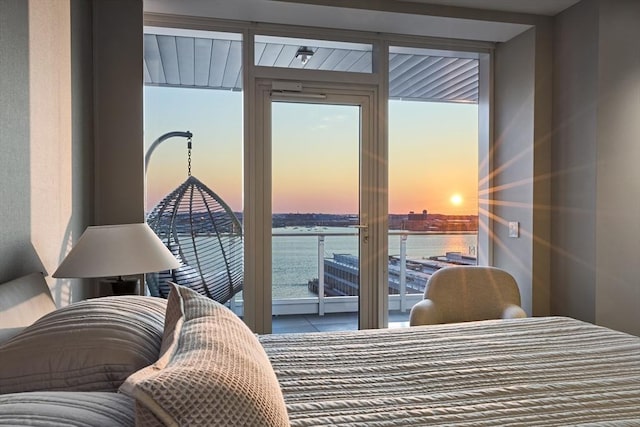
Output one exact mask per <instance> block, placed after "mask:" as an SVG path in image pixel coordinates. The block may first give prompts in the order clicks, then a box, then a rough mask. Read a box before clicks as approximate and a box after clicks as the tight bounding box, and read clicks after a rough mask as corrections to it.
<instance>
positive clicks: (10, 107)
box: [0, 0, 43, 281]
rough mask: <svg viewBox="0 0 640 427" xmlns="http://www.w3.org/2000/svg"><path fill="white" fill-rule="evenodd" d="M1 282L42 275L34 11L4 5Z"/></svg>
mask: <svg viewBox="0 0 640 427" xmlns="http://www.w3.org/2000/svg"><path fill="white" fill-rule="evenodd" d="M0 58H1V59H0V76H2V78H0V182H1V183H2V185H0V281H5V280H9V279H12V278H15V277H18V276H20V275H22V274H26V273H29V272H31V271H33V270H34V269H35V270H42V268H43V267H42V265H41V263H40V261H39V259H38V256H37V254H36V252H35V250H34V248H33V247H32V246H31V238H30V233H31V211H30V203H31V183H30V168H29V161H30V159H29V152H30V136H29V135H30V134H29V131H30V129H29V12H28V3H27V2H25V1H22V0H3V1H1V2H0Z"/></svg>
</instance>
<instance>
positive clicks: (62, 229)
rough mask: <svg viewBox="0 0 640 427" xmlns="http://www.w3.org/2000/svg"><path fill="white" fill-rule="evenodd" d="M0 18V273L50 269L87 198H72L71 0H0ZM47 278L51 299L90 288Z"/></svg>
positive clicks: (60, 300)
mask: <svg viewBox="0 0 640 427" xmlns="http://www.w3.org/2000/svg"><path fill="white" fill-rule="evenodd" d="M0 20H1V22H0V32H2V34H1V35H0V57H2V58H3V60H2V61H0V75H2V79H1V80H0V89H1V93H2V96H1V97H0V98H1V99H2V103H0V120H1V123H2V126H0V152H2V156H1V157H0V182H2V186H0V193H2V194H1V199H2V203H0V223H1V224H2V226H1V227H0V281H4V280H9V279H11V278H15V277H17V276H20V275H23V274H27V273H30V272H33V271H43V272H45V273H46V274H48V275H51V274H52V273H53V271H55V269H56V268H57V266H58V264H59V263H60V260H61V259H62V258H63V257H64V254H65V253H66V249H67V248H66V245H67V244H68V242H69V241H70V240H71V239H73V238H77V234H79V233H80V232H81V231H82V230H83V229H84V226H85V219H84V218H86V215H83V212H84V211H85V206H86V200H85V201H84V204H83V203H82V202H81V203H79V204H78V203H75V204H74V200H73V199H74V187H77V186H78V184H79V183H81V182H82V180H83V178H84V177H83V176H82V175H83V174H82V173H74V169H76V166H74V159H75V158H77V157H78V156H81V153H82V151H83V150H82V147H81V146H80V145H79V144H77V142H78V141H74V138H73V135H74V129H75V127H74V124H73V123H74V121H73V120H72V115H73V113H72V87H75V86H74V83H72V75H71V74H72V73H71V63H72V60H71V57H72V53H71V43H70V41H71V4H70V2H69V1H68V0H66V1H65V0H38V1H29V2H26V1H20V0H17V1H13V0H6V1H2V2H0ZM5 58H6V59H7V60H5ZM80 114H81V113H80ZM81 118H82V115H81V116H80V117H78V121H77V122H78V123H81V122H82V120H80V119H81ZM78 165H79V166H80V167H82V163H81V162H78ZM47 281H48V283H49V287H50V288H51V291H52V295H53V297H54V299H55V301H56V303H57V304H58V305H65V304H68V303H69V302H71V301H72V300H79V299H83V298H86V296H87V295H88V294H90V292H88V291H87V289H86V287H84V286H83V285H82V284H81V283H80V282H78V281H73V282H71V281H64V280H55V279H52V278H51V277H48V278H47Z"/></svg>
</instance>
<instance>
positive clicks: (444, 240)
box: [272, 227, 477, 298]
mask: <svg viewBox="0 0 640 427" xmlns="http://www.w3.org/2000/svg"><path fill="white" fill-rule="evenodd" d="M354 232H355V230H354V229H353V228H346V227H313V228H304V227H284V228H275V229H273V246H272V254H273V255H272V257H273V258H272V259H273V261H272V262H273V269H272V275H273V284H274V285H273V298H302V297H309V296H316V295H315V294H313V293H311V292H309V291H308V289H307V282H308V281H309V280H310V279H313V278H317V277H318V236H317V234H318V233H322V234H325V241H324V257H325V258H331V257H332V256H333V254H334V253H349V254H353V255H356V254H357V253H358V250H357V248H358V241H357V239H356V236H355V234H354ZM289 233H292V234H293V233H295V234H305V235H302V236H287V235H283V234H289ZM331 233H334V234H339V233H345V234H346V233H350V234H353V235H351V236H339V235H338V236H332V235H331ZM476 245H477V236H476V235H475V234H447V235H445V234H437V235H433V234H431V235H420V234H412V233H410V232H409V233H408V237H407V257H410V258H428V257H430V256H434V255H444V254H445V253H446V252H462V253H463V254H468V253H469V249H470V248H475V247H476ZM389 255H400V236H399V235H391V236H389Z"/></svg>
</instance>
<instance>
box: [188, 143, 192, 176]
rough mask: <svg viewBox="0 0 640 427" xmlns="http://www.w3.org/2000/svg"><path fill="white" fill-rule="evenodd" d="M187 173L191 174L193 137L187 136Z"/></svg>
mask: <svg viewBox="0 0 640 427" xmlns="http://www.w3.org/2000/svg"><path fill="white" fill-rule="evenodd" d="M187 173H188V175H189V176H191V137H189V138H187Z"/></svg>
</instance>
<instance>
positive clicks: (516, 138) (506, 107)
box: [491, 29, 535, 314]
mask: <svg viewBox="0 0 640 427" xmlns="http://www.w3.org/2000/svg"><path fill="white" fill-rule="evenodd" d="M534 52H535V30H533V29H532V30H529V31H527V32H526V33H524V34H521V35H520V36H518V37H516V38H514V39H512V40H510V41H509V42H507V43H503V44H501V45H499V46H498V48H497V49H496V54H495V81H496V83H495V141H494V146H493V166H494V172H493V173H492V183H491V187H492V188H493V191H492V197H493V198H494V207H493V214H494V216H495V222H494V226H493V245H494V246H493V262H494V265H496V266H497V267H502V268H505V269H506V270H508V271H509V272H510V273H511V274H513V275H514V277H515V278H516V281H517V282H518V285H519V286H520V294H521V297H522V305H523V308H524V309H525V310H526V311H527V313H529V314H531V313H532V307H533V300H532V298H533V297H532V296H533V289H532V286H533V280H532V269H533V265H532V260H533V211H532V206H533V185H534V184H533V155H534V153H533V150H534V144H533V141H534V132H533V130H534V129H533V121H534V77H535V76H534V65H535V64H534V58H535V55H534ZM509 221H518V222H519V223H520V237H519V238H510V237H508V222H509Z"/></svg>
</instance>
